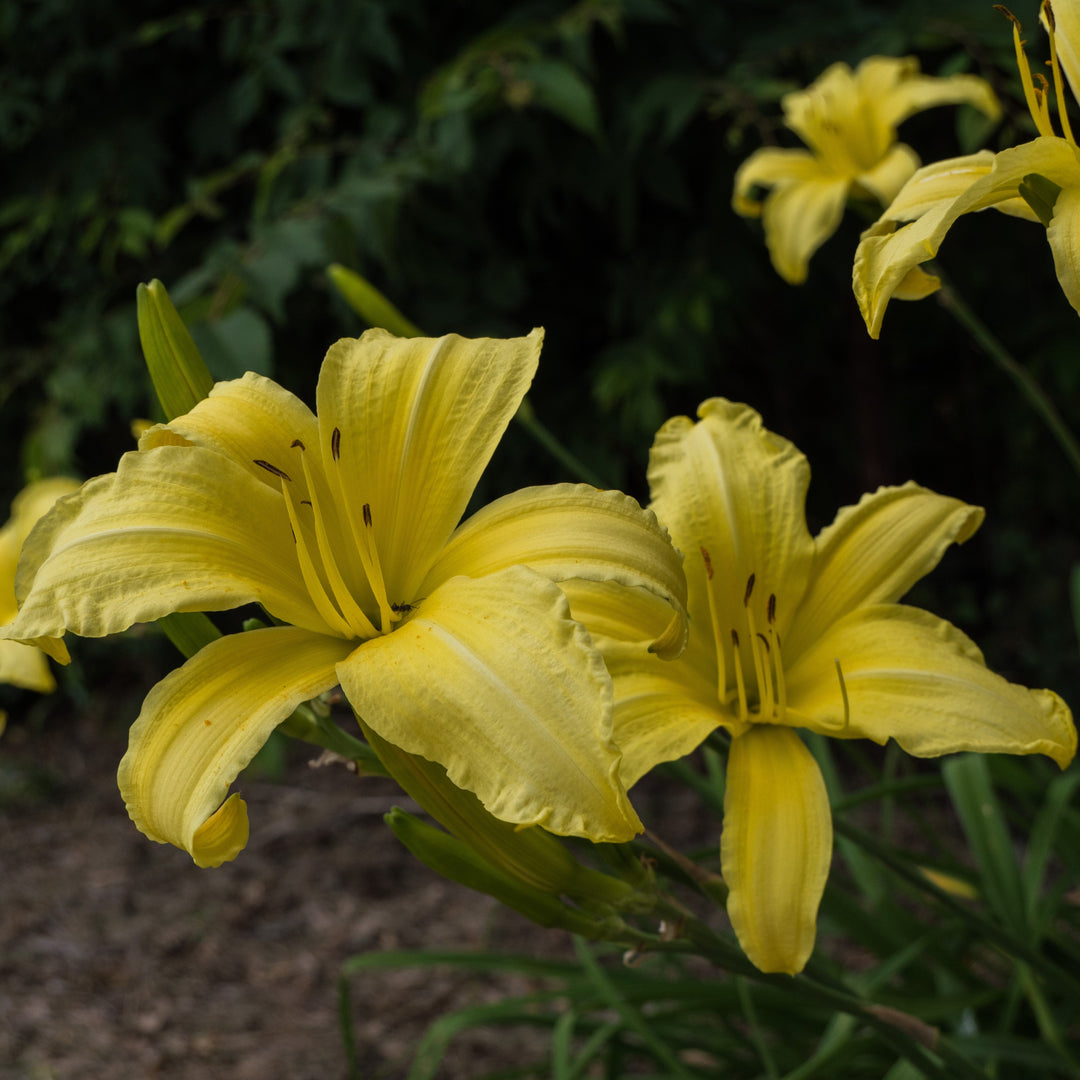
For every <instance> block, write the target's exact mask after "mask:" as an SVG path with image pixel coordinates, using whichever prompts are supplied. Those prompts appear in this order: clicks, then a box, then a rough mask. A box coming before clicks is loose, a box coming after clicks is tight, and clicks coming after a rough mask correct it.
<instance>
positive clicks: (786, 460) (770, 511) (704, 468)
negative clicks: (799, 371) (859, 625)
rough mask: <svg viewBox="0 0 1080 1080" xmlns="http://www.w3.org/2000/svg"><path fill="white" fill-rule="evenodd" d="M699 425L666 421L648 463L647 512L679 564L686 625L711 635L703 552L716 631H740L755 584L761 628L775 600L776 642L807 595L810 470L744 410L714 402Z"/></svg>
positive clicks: (704, 407) (700, 412) (683, 420)
mask: <svg viewBox="0 0 1080 1080" xmlns="http://www.w3.org/2000/svg"><path fill="white" fill-rule="evenodd" d="M698 416H699V417H700V418H701V421H700V422H699V423H697V424H695V423H694V422H693V421H692V420H690V419H689V417H686V416H679V417H674V418H673V419H671V420H669V421H668V422H667V423H666V424H664V426H663V427H662V428H661V429H660V431H659V432H658V433H657V435H656V440H655V441H654V443H653V447H652V452H651V454H650V457H649V489H650V491H651V492H652V496H653V502H652V509H654V510H655V511H656V515H657V517H658V518H659V519H660V520H661V521H662V522H663V523H664V524H665V525H666V526H667V527H668V529H669V530H670V532H671V537H672V540H673V541H674V543H675V545H676V547H678V548H680V549H681V550H682V551H683V552H684V553H685V554H686V564H685V569H686V578H687V586H688V590H689V594H690V618H691V623H692V625H694V626H695V627H696V628H698V629H696V630H695V633H697V632H701V633H704V634H706V635H707V634H708V633H709V631H708V630H707V629H705V628H708V627H709V626H710V625H711V618H710V613H709V607H708V602H707V599H706V597H707V590H706V571H705V566H704V561H703V556H702V555H701V550H702V548H705V549H706V550H707V551H708V553H709V556H710V560H711V564H712V566H713V568H714V571H715V574H716V581H714V592H715V594H716V595H717V596H718V597H720V598H721V599H720V600H719V601H718V607H719V609H720V610H719V616H718V618H719V624H720V625H721V626H723V627H732V626H741V625H742V620H743V617H744V616H743V614H742V613H743V609H744V607H745V605H744V603H743V600H744V596H745V592H746V586H747V581H748V579H749V577H750V575H751V574H753V575H754V576H755V579H756V581H757V587H756V588H755V590H754V597H753V601H752V603H753V605H754V608H755V612H756V616H757V621H758V625H760V626H765V625H766V624H767V619H766V600H767V597H768V596H769V594H770V593H772V594H774V595H775V596H776V598H777V605H776V620H777V621H776V626H777V632H778V633H779V634H780V636H781V637H783V636H784V635H785V634H786V632H787V627H788V626H789V625H790V623H791V617H792V615H793V613H794V610H795V607H796V606H797V604H798V602H799V600H800V599H801V598H802V594H803V591H804V590H805V588H806V581H807V576H808V574H809V572H810V563H811V559H812V557H813V551H814V541H813V539H812V538H811V536H810V532H809V530H808V529H807V528H806V515H805V502H806V488H807V485H808V484H809V482H810V468H809V466H808V465H807V463H806V458H804V457H803V455H802V454H801V453H800V452H799V450H798V449H797V448H796V447H795V446H794V444H792V443H790V442H789V441H788V440H787V439H784V438H781V437H780V436H779V435H775V434H773V433H772V432H771V431H768V430H767V429H766V428H765V426H764V425H763V424H762V421H761V417H760V416H759V415H758V413H756V412H755V411H754V410H753V409H751V408H750V407H749V406H747V405H739V404H736V403H734V402H730V401H726V400H725V399H723V398H711V399H710V400H708V401H706V402H704V403H703V404H702V406H701V407H700V408H699V409H698Z"/></svg>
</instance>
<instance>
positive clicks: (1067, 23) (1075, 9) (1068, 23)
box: [1039, 0, 1080, 108]
mask: <svg viewBox="0 0 1080 1080" xmlns="http://www.w3.org/2000/svg"><path fill="white" fill-rule="evenodd" d="M1053 10H1054V26H1055V28H1056V35H1055V44H1056V46H1057V54H1058V60H1059V61H1060V63H1061V67H1062V69H1063V70H1064V72H1065V77H1066V78H1067V79H1068V80H1069V86H1070V88H1071V89H1072V92H1073V97H1077V91H1080V5H1078V4H1077V2H1076V0H1054V8H1053ZM1039 21H1040V22H1041V23H1042V25H1043V28H1044V29H1046V13H1045V12H1044V11H1043V12H1040V13H1039ZM1061 104H1062V108H1064V102H1062V103H1061Z"/></svg>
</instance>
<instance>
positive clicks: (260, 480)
mask: <svg viewBox="0 0 1080 1080" xmlns="http://www.w3.org/2000/svg"><path fill="white" fill-rule="evenodd" d="M542 336H543V335H542V332H541V331H534V332H533V333H532V334H530V335H529V336H528V337H525V338H516V339H511V340H505V341H503V340H493V339H478V340H466V339H464V338H461V337H458V336H456V335H449V336H447V337H443V338H439V339H437V340H436V339H429V338H413V339H401V338H395V337H393V336H392V335H390V334H388V333H386V331H383V330H373V331H369V332H368V333H366V334H365V335H364V336H363V337H362V338H360V339H359V340H344V341H339V342H338V343H337V344H336V345H334V346H332V347H331V348H330V350H329V352H328V353H327V355H326V360H325V362H324V363H323V366H322V370H321V373H320V376H319V382H318V389H317V406H318V413H317V415H316V414H315V413H313V412H312V411H311V410H310V409H309V408H308V407H307V406H306V405H305V404H304V403H303V402H301V401H300V400H299V399H298V398H296V397H294V396H293V395H292V394H291V393H289V392H288V391H286V390H284V389H282V388H281V387H280V386H278V385H277V384H276V383H274V382H272V381H271V380H269V379H266V378H263V377H261V376H259V375H255V374H252V373H250V372H249V373H248V374H247V375H245V376H244V377H243V378H241V379H238V380H235V381H231V382H223V383H218V384H217V385H216V386H215V387H214V389H213V390H212V392H211V393H210V396H209V397H208V398H206V399H205V400H203V401H201V402H200V403H199V404H198V405H197V406H196V407H195V408H194V409H192V410H191V412H189V413H187V414H185V415H183V416H180V417H177V418H176V419H174V420H172V421H170V422H169V423H167V424H163V425H160V426H157V427H154V428H152V429H150V431H148V432H147V433H146V434H145V435H144V436H143V437H142V440H141V442H140V447H139V450H137V451H133V452H131V453H129V454H125V455H124V457H123V458H122V459H121V461H120V464H119V467H118V469H117V471H116V472H115V473H113V474H110V475H107V476H102V477H98V478H97V479H95V480H91V481H90V482H89V483H87V484H86V485H84V487H83V488H82V490H81V492H80V493H79V494H77V495H75V496H72V497H71V498H69V499H67V500H65V501H64V502H63V503H61V504H59V505H58V506H57V507H56V509H55V510H54V511H53V513H52V514H51V515H49V516H47V517H46V518H45V519H43V521H42V522H41V523H40V524H39V526H38V528H37V529H36V530H35V532H34V533H33V535H32V536H31V537H30V538H29V540H28V541H27V544H26V547H25V549H24V556H23V563H22V565H21V567H20V579H19V584H20V588H19V593H20V610H19V615H18V618H17V619H16V621H15V623H14V624H13V625H12V626H10V627H8V628H7V629H6V630H5V631H3V633H4V635H5V636H8V637H15V638H20V639H22V640H28V641H33V642H35V643H38V644H40V645H41V646H42V647H44V648H47V649H48V648H51V647H52V646H53V643H54V641H55V640H56V639H57V637H58V635H59V634H61V633H62V632H63V630H65V629H68V630H71V631H73V632H74V633H76V634H82V635H89V636H100V635H104V634H110V633H115V632H117V631H119V630H123V629H124V628H125V627H127V626H130V625H131V624H132V623H134V622H137V621H147V620H151V619H157V618H159V617H161V616H163V615H165V614H167V613H170V612H175V611H214V610H223V609H227V608H235V607H238V606H240V605H243V604H247V603H251V602H256V603H260V604H262V605H263V607H264V608H265V609H266V610H267V611H268V612H269V613H270V615H272V616H273V617H274V618H275V619H276V620H279V621H280V623H282V624H287V625H275V626H271V627H267V628H264V629H259V630H254V631H250V632H247V633H242V634H233V635H228V636H226V637H223V638H220V639H219V640H217V641H215V642H213V643H212V644H209V645H207V646H206V647H205V648H203V649H202V650H201V651H200V652H198V653H196V654H195V656H193V657H192V658H191V659H190V660H188V661H187V662H186V663H185V664H184V665H183V666H182V667H180V668H179V669H178V670H177V671H174V672H173V673H172V674H171V675H168V676H167V677H166V678H165V679H163V680H162V681H161V682H160V683H158V684H157V686H155V687H154V688H153V689H152V690H151V691H150V694H149V695H148V696H147V698H146V701H145V703H144V705H143V708H142V712H141V713H140V715H139V717H138V719H137V720H136V721H135V724H134V726H133V727H132V729H131V736H130V745H129V748H128V752H127V754H126V755H125V757H124V759H123V761H122V762H121V765H120V773H119V782H120V789H121V793H122V794H123V796H124V799H125V802H126V804H127V807H128V811H129V813H130V815H131V817H132V819H133V821H134V822H135V824H136V825H137V826H138V828H139V829H140V830H141V831H143V832H144V833H146V835H148V836H149V837H151V838H152V839H154V840H157V841H160V842H169V843H172V844H175V845H177V846H178V847H181V848H184V849H185V850H187V851H188V852H190V853H191V855H192V857H193V858H194V860H195V861H196V863H198V864H199V865H201V866H216V865H218V864H220V863H221V862H224V861H226V860H229V859H231V858H233V857H235V855H236V854H237V853H238V852H239V851H240V849H241V848H242V847H243V846H244V844H245V843H246V840H247V833H248V823H247V813H246V809H245V807H244V803H243V801H242V800H241V799H240V798H239V796H238V795H236V794H234V795H232V796H228V798H227V797H226V796H227V794H228V789H229V787H230V785H231V784H232V782H233V780H234V779H235V778H236V776H237V774H238V773H239V772H240V770H241V769H242V768H243V767H244V766H245V765H246V764H247V763H248V761H249V760H250V759H251V757H252V756H253V754H254V753H255V752H256V751H257V750H258V748H259V747H260V746H261V745H262V744H263V742H265V740H266V739H267V738H268V737H269V735H270V732H271V731H272V730H273V729H274V727H276V726H277V724H279V723H280V722H281V721H282V720H284V719H285V718H286V717H287V716H288V715H289V714H290V713H291V712H292V711H293V710H294V708H295V707H296V706H297V705H298V704H299V703H300V702H302V701H304V700H306V699H309V698H312V697H314V696H316V695H318V694H321V693H323V692H324V691H327V690H329V689H330V688H331V687H333V686H335V685H337V684H339V683H340V685H341V687H342V689H343V690H344V693H345V696H346V697H347V698H348V700H349V702H350V703H351V704H352V706H353V708H354V709H355V710H356V712H357V714H358V715H360V716H362V717H363V719H364V722H365V723H366V724H367V725H368V727H369V728H370V729H371V730H373V731H374V732H375V733H376V734H377V735H378V736H380V737H381V738H382V739H384V740H385V741H386V742H388V743H392V744H394V745H395V746H397V747H400V748H401V749H403V750H405V751H407V752H408V753H409V754H414V755H419V756H420V757H423V758H427V759H428V760H431V761H435V762H438V763H439V764H441V765H442V766H443V767H444V768H445V769H446V771H447V774H448V775H449V777H450V779H451V781H452V782H453V783H454V784H456V785H458V786H459V787H461V788H463V789H466V790H468V791H471V792H473V793H474V794H475V795H476V796H477V797H478V798H479V799H480V800H481V802H482V803H483V805H484V806H485V807H486V808H487V810H488V811H490V813H492V814H493V815H494V816H495V817H497V818H500V819H501V820H504V821H508V822H511V823H513V824H515V825H520V826H526V825H542V826H543V827H544V828H546V829H548V830H550V831H552V832H555V833H560V834H564V835H578V836H584V837H588V838H589V839H592V840H612V841H618V840H626V839H628V838H629V837H631V836H633V835H634V834H635V833H636V832H638V831H639V829H640V822H639V821H638V819H637V815H636V814H635V813H634V810H633V808H632V807H631V806H630V803H629V801H628V799H627V796H626V792H625V788H624V786H623V783H622V780H621V774H620V770H619V751H618V749H617V748H616V746H615V744H614V743H613V741H612V738H611V712H612V701H611V683H610V679H609V677H608V675H607V672H606V670H605V668H604V664H603V660H602V657H601V656H600V654H599V652H598V651H597V650H596V649H595V647H594V646H593V645H592V643H591V641H590V640H589V637H588V635H587V634H586V632H585V631H584V630H583V629H582V627H581V626H579V625H578V624H577V623H575V622H573V621H572V620H571V619H570V617H569V609H568V605H567V601H566V597H565V595H564V594H563V593H562V592H561V591H560V589H559V587H558V586H557V585H556V584H555V583H556V582H559V581H562V580H563V579H564V578H569V577H582V578H587V579H595V580H596V581H598V582H614V583H618V585H620V586H632V588H625V589H621V591H623V592H625V593H627V594H628V595H629V596H634V594H636V593H637V592H638V591H642V592H647V593H648V594H649V595H650V596H654V597H660V598H662V600H661V602H662V603H663V605H664V606H665V607H668V609H669V611H672V613H673V614H672V625H673V626H675V627H678V625H679V624H681V623H684V622H685V614H684V603H685V579H684V578H683V576H682V570H681V559H680V557H679V555H678V554H677V553H676V552H675V551H674V549H673V548H672V547H671V544H670V541H669V540H668V538H667V534H666V533H665V532H664V530H663V529H662V528H661V527H660V526H659V525H658V524H657V521H656V518H655V516H654V515H653V514H651V513H649V512H646V511H643V510H642V509H641V508H640V507H639V506H638V505H637V503H636V502H634V501H633V500H632V499H630V498H629V497H628V496H625V495H622V494H621V493H619V492H613V491H599V490H597V489H595V488H592V487H588V486H586V485H573V484H559V485H554V486H550V487H536V488H529V489H524V490H521V491H517V492H514V493H513V494H510V495H507V496H504V497H503V498H501V499H498V500H496V501H495V502H493V503H491V504H490V505H489V506H487V507H486V508H484V509H482V510H481V511H480V512H479V513H477V514H475V515H474V516H473V517H472V518H470V519H469V520H468V521H466V522H464V523H463V524H462V525H461V526H460V527H457V526H458V521H459V518H460V517H461V515H462V513H463V512H464V510H465V507H466V504H467V503H468V501H469V498H470V496H471V494H472V492H473V488H474V487H475V485H476V482H477V480H478V479H479V476H480V474H481V472H482V471H483V469H484V467H485V466H486V464H487V462H488V460H489V458H490V456H491V454H492V452H493V451H494V449H495V446H496V444H497V443H498V441H499V439H500V438H501V436H502V433H503V431H504V430H505V429H506V426H507V424H508V423H509V422H510V419H511V418H512V417H513V415H514V411H515V410H516V409H517V407H518V405H519V403H520V402H521V399H522V397H523V396H524V394H525V391H526V390H527V388H528V386H529V384H530V382H531V381H532V378H533V375H534V373H535V370H536V366H537V360H538V357H539V352H540V345H541V340H542ZM628 617H629V616H628ZM658 636H661V635H658ZM680 646H681V641H680V634H679V633H678V631H677V629H676V630H675V631H674V632H673V631H672V628H671V626H669V627H665V630H664V634H663V638H662V640H661V641H660V642H659V643H658V644H657V646H656V647H657V648H658V649H659V650H661V651H663V650H665V649H668V648H670V649H673V650H676V651H677V650H678V648H679V647H680Z"/></svg>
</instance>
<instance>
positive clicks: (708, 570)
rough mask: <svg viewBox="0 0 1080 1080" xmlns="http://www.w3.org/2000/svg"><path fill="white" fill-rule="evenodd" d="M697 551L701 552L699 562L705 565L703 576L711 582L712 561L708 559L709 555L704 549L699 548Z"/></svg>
mask: <svg viewBox="0 0 1080 1080" xmlns="http://www.w3.org/2000/svg"><path fill="white" fill-rule="evenodd" d="M699 550H700V551H701V561H702V562H703V563H704V564H705V576H706V577H707V578H708V579H709V580H710V581H712V576H713V568H712V559H710V558H709V553H708V552H707V551H706V550H705V549H704V548H700V549H699Z"/></svg>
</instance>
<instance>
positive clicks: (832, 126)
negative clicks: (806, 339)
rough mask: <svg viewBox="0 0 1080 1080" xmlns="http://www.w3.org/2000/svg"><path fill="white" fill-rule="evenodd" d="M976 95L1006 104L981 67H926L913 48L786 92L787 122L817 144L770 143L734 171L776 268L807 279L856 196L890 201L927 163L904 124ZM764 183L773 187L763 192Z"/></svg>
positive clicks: (739, 198) (988, 109)
mask: <svg viewBox="0 0 1080 1080" xmlns="http://www.w3.org/2000/svg"><path fill="white" fill-rule="evenodd" d="M961 103H967V104H969V105H973V106H975V108H977V109H979V110H981V111H982V112H984V113H986V115H987V116H991V117H994V118H996V117H997V116H998V115H1000V112H1001V107H1000V106H999V104H998V101H997V98H996V97H995V96H994V92H993V90H991V89H990V86H989V84H988V83H986V82H985V81H984V80H982V79H980V78H978V77H977V76H975V75H950V76H948V77H947V78H936V77H933V76H930V75H921V74H920V73H919V62H918V60H917V59H916V58H915V57H913V56H906V57H902V58H897V57H892V56H871V57H868V58H867V59H866V60H863V62H862V63H861V64H859V66H858V67H857V68H856V69H855V70H854V71H852V70H851V68H850V67H848V65H847V64H844V63H837V64H833V65H832V66H831V67H829V68H828V69H827V70H826V71H825V72H824V73H823V74H821V75H820V76H819V77H818V78H817V79H816V80H815V81H814V82H813V83H812V84H811V85H810V86H808V87H807V88H806V89H805V90H799V91H796V92H795V93H791V94H787V95H785V96H784V99H783V101H782V106H783V110H784V123H785V124H786V125H787V126H788V127H789V128H790V129H791V130H792V131H794V132H795V134H796V135H798V136H799V138H800V139H802V141H803V142H804V143H806V145H807V146H808V147H809V148H810V149H809V150H788V149H779V148H776V147H764V148H762V149H761V150H758V151H756V152H755V153H753V154H751V156H750V157H749V158H748V159H747V160H746V161H745V162H743V164H742V165H741V166H740V167H739V171H738V172H737V173H736V174H735V193H734V196H733V199H732V206H733V207H734V209H735V211H736V212H737V213H739V214H742V215H744V216H746V217H758V216H759V215H760V217H761V220H762V225H763V226H764V229H765V243H766V245H767V246H768V248H769V254H770V256H771V257H772V264H773V267H774V268H775V269H776V272H777V273H778V274H779V275H780V276H781V277H782V278H783V279H784V280H785V281H787V282H788V283H789V284H792V285H798V284H801V283H802V282H803V281H805V280H806V272H807V266H808V264H809V261H810V257H811V256H812V255H813V254H814V252H815V251H817V249H818V248H819V247H821V245H822V244H823V243H824V242H825V241H826V240H828V238H829V237H830V236H832V234H833V233H834V232H836V230H837V228H838V226H839V225H840V219H841V218H842V217H843V214H844V206H845V204H846V202H847V199H848V196H849V195H853V196H856V197H861V198H873V199H876V200H877V201H878V202H879V203H881V205H882V206H887V205H888V204H889V203H890V202H891V201H892V199H893V197H894V196H895V195H896V193H897V192H898V191H899V190H900V188H901V187H902V186H903V185H904V182H905V181H906V180H907V179H908V178H909V177H910V176H911V174H912V173H913V172H914V171H915V170H916V169H917V168H918V167H919V156H918V154H916V153H915V151H914V150H912V149H911V147H910V146H907V145H906V144H905V143H901V142H897V138H896V128H897V126H898V125H899V124H900V123H901V122H902V121H904V120H906V119H907V118H908V117H909V116H912V115H914V114H915V113H917V112H922V111H923V110H924V109H929V108H932V107H933V106H935V105H957V104H961ZM758 187H767V188H770V189H771V190H770V191H769V193H768V194H767V195H766V196H765V197H764V200H762V199H761V198H758V197H756V196H755V194H754V190H755V189H756V188H758Z"/></svg>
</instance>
